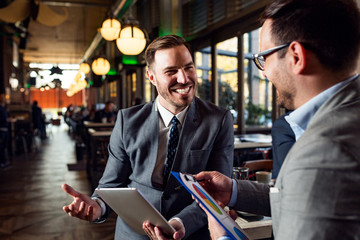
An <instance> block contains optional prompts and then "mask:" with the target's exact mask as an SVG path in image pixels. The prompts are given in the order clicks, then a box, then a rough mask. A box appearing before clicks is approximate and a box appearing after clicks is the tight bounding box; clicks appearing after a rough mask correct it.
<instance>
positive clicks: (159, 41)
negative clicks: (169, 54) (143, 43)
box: [145, 35, 192, 68]
mask: <svg viewBox="0 0 360 240" xmlns="http://www.w3.org/2000/svg"><path fill="white" fill-rule="evenodd" d="M182 45H184V46H185V47H186V48H187V49H188V50H189V52H190V54H192V52H191V48H190V45H189V44H188V43H187V42H186V41H185V39H184V38H182V37H179V36H176V35H166V36H162V37H158V38H156V39H155V40H154V41H152V43H150V44H149V46H148V47H147V49H146V51H145V60H146V64H147V66H148V68H150V67H151V65H152V64H153V63H154V57H155V53H156V51H157V50H162V49H168V48H173V47H177V46H182Z"/></svg>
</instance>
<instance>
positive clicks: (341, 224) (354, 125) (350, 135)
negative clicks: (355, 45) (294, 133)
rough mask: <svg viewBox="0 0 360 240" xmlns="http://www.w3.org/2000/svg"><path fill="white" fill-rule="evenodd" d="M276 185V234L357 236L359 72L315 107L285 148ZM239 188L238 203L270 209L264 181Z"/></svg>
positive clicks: (272, 195) (263, 210) (273, 196)
mask: <svg viewBox="0 0 360 240" xmlns="http://www.w3.org/2000/svg"><path fill="white" fill-rule="evenodd" d="M275 187H276V188H277V189H279V191H278V192H271V193H270V199H271V215H272V219H273V231H274V236H275V239H277V240H288V239H292V240H297V239H299V240H300V239H316V240H318V239H320V240H322V239H324V240H325V239H360V79H359V78H357V79H355V80H354V81H352V82H351V83H349V84H348V85H346V86H344V87H343V88H342V89H340V90H339V91H338V92H337V93H336V94H335V95H334V96H332V97H331V98H330V99H328V100H327V101H326V102H325V103H324V104H323V105H322V106H321V107H320V108H319V110H318V111H317V112H316V114H315V115H314V117H313V118H312V119H311V121H310V123H309V125H308V128H307V129H306V131H305V132H304V134H303V135H302V136H301V137H300V138H299V140H298V141H297V142H296V143H295V144H294V146H293V147H292V149H291V150H290V152H289V153H288V155H287V157H286V159H285V161H284V163H283V166H282V167H281V170H280V173H279V176H278V178H277V182H276V185H275ZM238 190H239V196H238V197H239V198H238V199H239V202H241V203H239V204H238V206H237V207H238V208H240V209H243V210H254V211H255V212H257V213H260V214H265V215H266V214H267V215H268V214H269V213H270V212H269V210H270V208H269V195H268V193H269V188H268V187H266V186H261V185H255V184H250V183H245V184H243V183H240V184H239V186H238ZM249 192H251V194H250V196H247V195H248V193H249ZM250 198H251V199H250ZM254 199H255V201H254ZM250 200H252V201H250ZM247 204H248V205H247ZM250 212H251V211H250Z"/></svg>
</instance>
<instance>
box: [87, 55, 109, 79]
mask: <svg viewBox="0 0 360 240" xmlns="http://www.w3.org/2000/svg"><path fill="white" fill-rule="evenodd" d="M91 68H92V70H93V72H94V73H95V74H96V75H105V74H107V73H108V72H109V70H110V63H109V61H108V60H107V59H106V58H102V57H99V58H97V59H95V60H94V61H93V62H92V64H91Z"/></svg>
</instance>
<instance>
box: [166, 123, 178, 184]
mask: <svg viewBox="0 0 360 240" xmlns="http://www.w3.org/2000/svg"><path fill="white" fill-rule="evenodd" d="M171 123H172V126H171V129H170V134H169V142H168V151H167V154H166V161H165V167H164V185H165V184H166V182H167V179H168V177H169V174H170V170H171V168H172V165H173V162H174V158H175V154H176V148H177V145H178V142H179V130H178V128H177V125H178V123H179V120H178V119H177V118H176V117H175V116H174V117H173V118H172V119H171Z"/></svg>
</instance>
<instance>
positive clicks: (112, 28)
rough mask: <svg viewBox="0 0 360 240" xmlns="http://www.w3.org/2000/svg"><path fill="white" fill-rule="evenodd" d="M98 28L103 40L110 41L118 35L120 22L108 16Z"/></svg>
mask: <svg viewBox="0 0 360 240" xmlns="http://www.w3.org/2000/svg"><path fill="white" fill-rule="evenodd" d="M99 30H100V33H101V36H102V37H103V38H104V39H105V40H107V41H112V40H115V39H116V38H117V37H118V36H119V33H120V30H121V24H120V22H119V21H118V20H116V19H115V18H108V19H106V20H105V21H104V22H103V24H102V28H100V29H99Z"/></svg>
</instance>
